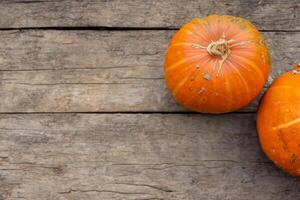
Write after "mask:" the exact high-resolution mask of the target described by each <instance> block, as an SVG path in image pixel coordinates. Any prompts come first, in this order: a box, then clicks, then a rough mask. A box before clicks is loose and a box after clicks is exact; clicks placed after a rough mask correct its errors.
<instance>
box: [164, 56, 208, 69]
mask: <svg viewBox="0 0 300 200" xmlns="http://www.w3.org/2000/svg"><path fill="white" fill-rule="evenodd" d="M200 56H203V57H201V58H204V57H205V56H206V55H201V54H199V55H195V56H191V57H189V58H186V59H184V60H181V61H179V62H177V63H175V64H174V63H173V64H172V65H171V66H170V67H166V68H165V72H166V73H167V72H169V71H171V70H174V69H176V68H177V67H178V66H180V65H182V64H184V63H186V62H188V61H191V60H193V59H195V58H198V57H200Z"/></svg>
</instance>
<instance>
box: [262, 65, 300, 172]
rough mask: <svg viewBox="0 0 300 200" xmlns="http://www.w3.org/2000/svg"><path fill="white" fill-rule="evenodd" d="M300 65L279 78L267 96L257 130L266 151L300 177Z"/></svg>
mask: <svg viewBox="0 0 300 200" xmlns="http://www.w3.org/2000/svg"><path fill="white" fill-rule="evenodd" d="M299 85H300V64H299V65H298V66H296V67H295V69H293V70H291V71H289V72H286V73H285V74H283V75H282V76H280V77H279V78H278V79H276V80H275V81H274V82H273V83H272V85H271V86H270V88H269V89H268V90H267V92H266V93H265V95H264V96H263V98H262V100H261V103H260V105H259V110H258V113H257V130H258V134H259V140H260V143H261V146H262V149H263V151H264V152H265V153H266V154H267V156H268V157H269V158H270V159H271V160H272V161H273V162H274V163H275V164H276V165H277V166H279V167H280V168H282V169H283V170H285V171H286V172H288V173H289V174H291V175H294V176H300V134H299V133H300V89H299Z"/></svg>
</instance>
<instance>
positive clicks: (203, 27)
mask: <svg viewBox="0 0 300 200" xmlns="http://www.w3.org/2000/svg"><path fill="white" fill-rule="evenodd" d="M164 70H165V80H166V84H167V86H168V88H169V90H170V91H171V93H172V94H173V96H174V97H175V99H176V101H177V102H178V103H180V104H181V105H183V106H184V107H186V108H188V109H190V110H194V111H198V112H205V113H226V112H231V111H234V110H237V109H240V108H242V107H244V106H245V105H247V104H249V103H250V102H251V101H252V100H253V99H255V97H256V96H257V95H258V94H259V92H260V90H261V89H262V87H263V85H264V83H265V81H266V80H267V78H268V74H269V70H270V55H269V51H268V48H267V46H266V44H265V42H264V39H263V37H262V35H261V34H260V33H259V31H257V29H256V28H255V26H254V25H253V24H251V23H250V22H249V21H247V20H245V19H242V18H239V17H234V16H219V15H211V16H208V17H206V18H203V19H199V18H197V19H193V20H192V21H191V22H189V23H188V24H186V25H184V26H183V27H182V28H181V29H180V30H179V31H178V32H177V33H176V34H175V35H174V37H173V38H172V40H171V42H170V44H169V47H168V50H167V55H166V58H165V68H164Z"/></svg>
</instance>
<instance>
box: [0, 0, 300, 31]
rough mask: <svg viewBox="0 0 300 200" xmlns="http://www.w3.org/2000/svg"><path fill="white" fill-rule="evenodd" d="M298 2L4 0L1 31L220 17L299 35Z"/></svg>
mask: <svg viewBox="0 0 300 200" xmlns="http://www.w3.org/2000/svg"><path fill="white" fill-rule="evenodd" d="M299 6H300V2H299V1H298V0H264V1H261V0H250V1H241V0H223V1H217V0H201V1H199V0H186V1H174V0H158V1H149V0H62V1H57V0H1V1H0V27H1V28H20V27H145V28H148V27H161V28H178V27H180V26H182V24H184V23H187V22H188V21H189V20H191V19H192V18H195V17H205V16H207V15H209V14H213V13H220V14H230V15H237V16H241V17H245V18H248V19H251V21H253V22H254V24H255V25H257V27H258V28H259V29H264V30H266V29H268V30H300V14H299V11H300V9H299Z"/></svg>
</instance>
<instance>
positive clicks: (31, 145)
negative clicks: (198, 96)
mask: <svg viewBox="0 0 300 200" xmlns="http://www.w3.org/2000/svg"><path fill="white" fill-rule="evenodd" d="M0 180H1V181H0V195H2V196H0V199H7V200H16V199H30V200H38V199H44V200H56V199H57V200H58V199H59V200H64V199H74V200H77V199H90V200H93V199H103V200H106V199H107V200H111V199H116V200H118V199H119V200H121V199H128V200H131V199H132V200H133V199H168V200H198V199H203V200H218V199H222V200H223V199H228V200H229V199H234V200H261V199H264V200H282V199H285V200H292V199H297V198H298V197H299V186H300V185H299V184H300V182H299V181H298V180H297V179H294V178H291V177H288V176H287V175H285V174H284V173H283V172H281V171H280V170H279V169H277V168H276V167H275V166H274V165H273V164H272V163H270V162H269V161H268V160H267V159H266V158H265V157H264V156H263V154H262V152H261V150H260V148H259V144H258V140H257V135H256V129H255V115H254V114H229V115H220V116H214V117H212V116H210V115H200V114H50V115H48V114H26V115H17V114H10V115H4V114H2V115H0Z"/></svg>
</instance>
